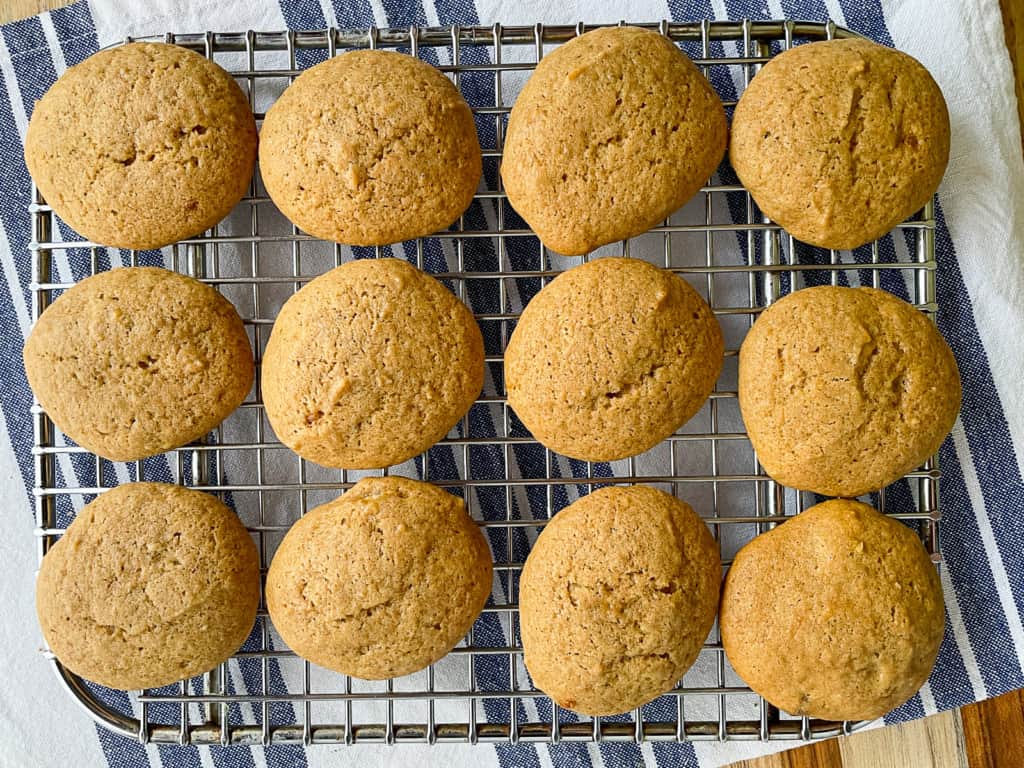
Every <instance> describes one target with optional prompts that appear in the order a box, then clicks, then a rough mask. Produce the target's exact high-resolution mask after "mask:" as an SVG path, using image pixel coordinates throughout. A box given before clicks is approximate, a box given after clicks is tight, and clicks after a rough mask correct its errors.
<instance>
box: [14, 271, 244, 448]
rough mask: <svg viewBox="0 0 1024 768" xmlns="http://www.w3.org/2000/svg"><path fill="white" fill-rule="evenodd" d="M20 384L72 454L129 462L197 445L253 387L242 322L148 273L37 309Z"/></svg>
mask: <svg viewBox="0 0 1024 768" xmlns="http://www.w3.org/2000/svg"><path fill="white" fill-rule="evenodd" d="M24 356H25V373H26V375H27V377H28V381H29V384H30V385H31V387H32V391H33V392H34V393H35V396H36V398H38V400H39V402H40V404H41V405H42V406H43V408H44V409H46V413H47V415H48V416H49V417H50V418H51V419H53V422H54V423H55V424H56V425H57V426H58V427H59V428H60V429H61V431H62V432H64V434H65V435H67V436H68V437H70V438H71V439H72V440H74V441H75V442H76V443H78V444H79V445H81V446H82V447H83V448H86V449H88V450H90V451H92V452H93V453H95V454H96V455H98V456H103V457H104V458H107V459H112V460H114V461H134V460H136V459H143V458H145V457H147V456H153V455H155V454H157V453H163V452H164V451H168V450H170V449H172V448H177V447H178V446H181V445H184V444H186V443H188V442H191V441H192V440H195V439H196V438H199V437H201V436H203V435H204V434H206V433H207V432H209V431H210V430H211V429H213V428H214V427H215V426H217V425H218V424H220V422H222V421H223V420H224V419H225V418H227V416H228V415H229V414H230V413H231V412H232V411H233V410H235V408H237V407H238V406H239V404H241V402H242V401H243V400H244V399H245V396H246V395H247V394H248V393H249V389H250V388H251V387H252V381H253V358H252V349H251V347H250V346H249V337H248V335H247V334H246V332H245V326H244V325H243V324H242V319H241V318H240V317H239V316H238V312H236V311H235V308H234V306H232V304H231V302H229V301H228V300H227V299H225V298H224V297H223V296H221V295H220V293H218V292H217V291H216V290H214V289H213V288H211V287H210V286H208V285H204V284H203V283H200V282H199V281H198V280H194V279H192V278H191V277H186V276H185V275H180V274H178V273H177V272H171V271H169V270H166V269H159V268H157V267H127V268H124V269H113V270H110V271H109V272H100V273H98V274H96V275H94V276H92V277H89V278H87V279H85V280H83V281H82V282H80V283H78V284H77V285H75V286H73V287H71V288H70V289H68V290H67V291H66V292H65V293H64V294H63V295H61V296H60V297H59V298H58V299H57V300H56V301H55V302H54V303H53V304H51V305H50V306H49V307H47V308H46V310H45V311H44V312H43V314H42V315H41V316H40V318H39V321H38V322H37V323H36V324H35V327H33V329H32V333H31V334H30V335H29V337H28V340H27V341H26V342H25V351H24Z"/></svg>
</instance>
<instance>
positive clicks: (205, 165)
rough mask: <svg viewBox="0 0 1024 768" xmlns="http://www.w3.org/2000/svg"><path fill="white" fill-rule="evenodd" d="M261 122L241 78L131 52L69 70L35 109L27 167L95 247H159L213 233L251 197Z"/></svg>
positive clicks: (149, 51) (155, 49)
mask: <svg viewBox="0 0 1024 768" xmlns="http://www.w3.org/2000/svg"><path fill="white" fill-rule="evenodd" d="M255 162H256V121H255V120H254V119H253V116H252V112H251V111H250V109H249V103H248V101H247V100H246V97H245V94H244V93H242V90H241V88H239V87H238V84H237V83H235V81H234V79H232V77H231V76H230V75H229V74H228V73H227V72H225V71H224V70H223V69H221V68H220V67H219V66H217V65H216V64H214V63H213V62H212V61H209V60H208V59H206V58H204V57H202V56H200V55H199V54H197V53H194V52H193V51H189V50H187V49H185V48H181V47H179V46H176V45H167V44H164V43H132V44H130V45H124V46H120V47H118V48H111V49H108V50H104V51H100V52H99V53H97V54H94V55H93V56H90V57H89V58H88V59H86V60H85V61H83V62H82V63H81V64H78V65H76V66H74V67H71V68H70V69H69V70H67V72H65V73H64V74H63V75H62V76H61V77H60V78H59V79H58V80H57V82H56V83H54V84H53V86H51V88H50V90H48V91H47V92H46V94H45V95H44V96H43V98H42V99H40V100H39V101H38V102H37V103H36V106H35V110H34V111H33V113H32V119H31V121H30V122H29V126H28V132H27V133H26V135H25V163H26V164H27V165H28V169H29V172H30V173H31V174H32V178H33V180H34V181H35V182H36V185H37V186H38V187H39V190H40V192H42V194H43V197H44V198H45V199H46V202H47V203H49V204H50V205H51V206H53V209H54V210H55V211H56V212H57V214H58V215H59V216H60V217H61V218H62V219H63V220H64V221H66V222H67V223H68V224H70V225H71V226H72V227H73V228H74V229H75V230H76V231H78V232H79V233H81V234H82V235H85V236H86V237H87V238H89V239H90V240H92V241H94V242H96V243H101V244H103V245H112V246H116V247H118V248H138V249H144V248H159V247H161V246H164V245H167V244H169V243H173V242H175V241H177V240H181V239H183V238H187V237H191V236H192V235H195V234H197V233H198V232H202V231H203V230H205V229H209V228H210V227H212V226H213V225H214V224H216V223H217V222H218V221H220V220H221V219H223V218H224V217H225V216H226V215H227V214H228V212H229V211H230V210H231V209H232V208H233V207H234V206H235V203H237V202H238V201H239V200H240V199H241V198H242V196H243V195H244V194H245V192H246V189H247V188H248V186H249V181H250V179H251V178H252V171H253V166H254V164H255Z"/></svg>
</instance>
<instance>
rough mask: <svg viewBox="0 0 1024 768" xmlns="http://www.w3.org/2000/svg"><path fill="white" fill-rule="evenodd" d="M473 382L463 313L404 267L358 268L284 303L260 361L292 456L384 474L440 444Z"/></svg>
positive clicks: (476, 336) (480, 362)
mask: <svg viewBox="0 0 1024 768" xmlns="http://www.w3.org/2000/svg"><path fill="white" fill-rule="evenodd" d="M483 376H484V350H483V338H482V337H481V335H480V328H479V327H478V326H477V324H476V320H475V319H474V318H473V315H472V313H471V312H470V311H469V309H468V308H467V307H466V305H465V304H463V303H462V302H461V301H459V300H458V299H457V298H456V297H455V296H453V295H452V293H451V291H449V290H448V289H447V288H445V287H444V286H443V285H442V284H441V283H439V282H438V281H437V280H435V279H434V278H432V277H431V276H430V275H427V274H425V273H424V272H421V271H419V270H418V269H416V268H415V267H413V266H412V265H410V264H409V263H408V262H405V261H399V260H397V259H366V260H362V261H351V262H348V263H347V264H343V265H342V266H340V267H337V268H335V269H332V270H331V271H330V272H328V273H326V274H324V275H321V276H320V277H318V278H316V279H315V280H313V281H311V282H310V283H309V284H307V285H306V286H305V287H304V288H303V289H302V290H300V291H299V292H298V293H296V294H295V295H294V296H292V297H291V298H290V299H289V300H288V301H287V302H285V305H284V307H283V308H282V309H281V312H280V314H279V315H278V316H277V320H276V321H275V322H274V329H273V331H272V332H271V334H270V340H269V341H268V342H267V348H266V352H265V353H264V355H263V373H262V384H263V401H264V404H265V406H266V411H267V418H268V419H269V420H270V424H271V426H272V427H273V428H274V432H275V433H276V434H277V436H278V438H279V439H280V440H281V442H282V443H284V444H285V445H287V446H288V447H289V448H291V449H292V450H293V451H295V452H296V453H298V454H299V455H300V456H303V457H304V458H307V459H309V460H311V461H315V462H316V463H317V464H321V465H323V466H325V467H345V468H348V469H366V468H372V467H386V466H389V465H391V464H400V463H401V462H403V461H406V460H408V459H411V458H412V457H413V456H416V455H417V454H419V453H422V452H423V451H425V450H426V449H427V448H429V447H430V446H431V445H433V444H434V443H436V442H437V441H438V440H440V439H441V438H442V437H444V436H445V435H446V434H448V431H449V430H450V429H451V428H452V427H453V426H455V424H456V423H457V422H458V420H459V419H460V418H461V417H462V416H463V415H464V414H465V413H466V411H467V410H469V407H470V406H471V405H472V404H473V401H474V400H476V396H477V395H479V394H480V390H481V388H482V387H483Z"/></svg>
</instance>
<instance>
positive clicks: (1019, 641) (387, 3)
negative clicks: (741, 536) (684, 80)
mask: <svg viewBox="0 0 1024 768" xmlns="http://www.w3.org/2000/svg"><path fill="white" fill-rule="evenodd" d="M743 17H750V18H754V19H762V18H782V17H787V18H806V19H819V20H820V19H825V18H829V17H830V18H832V19H834V20H835V21H836V22H837V23H839V24H841V25H844V26H847V27H849V28H851V29H853V30H855V31H857V32H860V33H862V34H864V35H866V36H868V37H871V38H873V39H875V40H877V41H879V42H882V43H885V44H887V45H893V46H895V47H897V48H900V49H902V50H905V51H907V52H909V53H911V54H912V55H914V56H915V57H917V58H918V59H919V60H921V61H922V62H923V63H924V64H925V65H926V66H927V67H928V68H929V69H930V70H931V72H932V73H933V74H934V76H935V78H936V80H937V81H938V82H939V84H940V85H941V86H942V89H943V91H944V92H945V94H946V97H947V100H948V102H949V107H950V113H951V118H952V129H953V142H952V156H951V159H950V164H949V170H948V171H947V174H946V178H945V181H944V182H943V184H942V187H941V189H940V191H939V204H938V206H937V220H938V228H937V232H936V243H937V245H936V249H937V254H938V264H939V267H938V279H937V283H938V285H937V290H938V294H939V303H940V306H941V307H942V308H943V311H942V313H941V314H940V317H939V325H940V328H941V330H942V332H943V333H944V335H945V336H946V338H947V339H948V340H949V342H950V344H951V345H952V347H953V349H954V351H955V353H956V357H957V360H958V362H959V364H960V370H961V374H962V376H963V382H964V400H963V409H962V413H961V417H960V419H959V420H958V421H957V423H956V426H955V427H954V429H953V433H952V435H951V437H950V438H949V439H948V440H947V441H946V444H945V445H944V446H943V448H942V456H941V463H942V471H943V479H942V498H943V504H944V523H943V528H942V553H943V556H944V559H945V563H946V564H945V566H944V568H943V570H942V578H943V586H944V588H945V590H946V599H947V633H946V638H945V642H944V643H943V646H942V650H941V653H940V656H939V661H938V665H937V667H936V669H935V672H934V674H933V675H932V678H931V680H930V682H929V683H928V684H927V685H926V686H925V687H924V689H923V690H922V691H921V693H920V694H919V695H917V696H915V697H914V698H913V699H912V700H911V701H910V702H908V703H907V704H906V705H904V706H903V707H901V708H900V709H899V710H897V711H896V712H894V713H892V714H891V715H889V716H888V717H887V721H888V722H896V721H900V720H907V719H912V718H916V717H921V716H923V715H926V714H930V713H934V712H936V711H939V710H943V709H949V708H952V707H956V706H959V705H962V704H965V703H967V702H971V701H977V700H979V699H984V698H987V697H990V696H995V695H997V694H999V693H1002V692H1004V691H1007V690H1011V689H1015V688H1021V687H1024V623H1022V616H1024V546H1022V544H1021V543H1022V542H1024V482H1022V476H1024V377H1022V376H1021V370H1022V369H1024V345H1022V343H1021V339H1024V166H1022V157H1021V138H1020V132H1019V129H1018V125H1017V119H1016V105H1015V98H1014V93H1013V88H1012V77H1011V71H1010V66H1009V60H1008V57H1007V53H1006V50H1005V48H1004V44H1003V30H1002V24H1001V21H1000V18H999V12H998V7H997V4H996V3H991V2H986V1H985V0H969V1H968V2H962V1H961V0H903V1H898V0H888V1H882V2H880V1H879V0H756V1H754V0H667V3H666V2H658V1H657V0H629V2H628V3H610V2H603V1H602V0H597V1H596V2H592V3H585V4H584V3H578V4H575V5H570V4H563V5H562V6H561V7H559V6H558V4H552V3H549V2H539V1H538V0H520V2H516V3H511V2H510V3H503V2H502V0H476V2H475V3H474V2H472V0H334V1H333V2H332V0H281V2H280V4H277V3H275V2H273V1H272V0H263V1H262V2H246V1H245V0H206V2H198V1H197V2H193V3H188V2H185V0H159V2H151V3H146V4H142V3H134V2H131V0H95V1H94V2H86V1H85V0H80V2H77V3H76V4H74V5H72V6H70V7H67V8H64V9H61V10H57V11H53V12H51V13H48V14H43V15H42V16H39V17H36V18H33V19H27V20H25V21H21V22H16V23H13V24H9V25H6V26H4V27H2V29H0V185H2V190H3V194H2V195H0V267H2V270H3V272H2V279H0V359H2V360H3V361H4V362H5V363H6V364H5V365H4V366H3V369H2V370H0V405H2V410H3V418H2V419H0V489H2V492H3V496H2V498H3V501H4V503H3V504H2V506H0V530H3V531H4V534H5V535H4V536H2V537H0V578H2V583H3V585H4V586H5V588H6V589H5V595H6V605H5V609H4V611H3V612H2V613H3V619H2V623H0V644H2V647H3V649H4V652H3V654H2V657H0V680H2V683H0V766H19V767H20V766H51V765H73V764H77V765H82V766H94V765H96V766H99V765H104V764H109V765H111V766H131V767H132V768H135V767H141V766H150V765H152V766H158V765H164V766H174V767H175V768H178V766H181V768H185V767H186V766H187V767H188V768H192V767H193V766H200V765H202V766H210V765H214V766H218V767H219V766H262V765H268V766H305V765H311V766H315V765H327V764H331V765H338V764H352V765H357V764H358V765H365V764H369V763H372V764H386V763H392V762H394V763H395V764H401V765H416V764H420V763H427V762H433V763H435V764H438V765H442V764H443V765H455V766H458V765H467V766H468V765H474V766H475V765H500V766H547V765H559V766H561V765H580V766H589V765H601V764H605V765H614V766H619V765H638V764H640V763H646V764H648V765H672V766H676V765H688V766H698V765H700V766H712V765H720V764H723V763H726V762H730V761H732V760H735V759H739V758H741V757H747V756H752V755H755V754H761V753H765V752H769V751H774V750H777V749H779V748H781V747H783V746H784V745H781V744H775V745H757V744H754V745H743V744H697V745H689V744H683V745H674V744H671V745H670V744H655V745H651V744H644V745H639V746H638V745H609V744H602V745H599V746H598V745H573V744H561V745H557V746H554V747H539V748H536V747H533V746H529V745H523V746H515V747H497V748H495V747H491V746H483V745H481V746H475V747H469V746H461V745H437V746H434V747H430V748H427V747H420V746H403V747H400V748H397V749H395V748H390V749H389V748H383V747H376V746H361V747H359V748H357V749H355V750H348V749H346V748H341V747H314V748H311V749H309V750H303V749H302V748H301V747H292V746H274V747H270V748H267V749H265V750H264V749H262V748H255V749H248V748H230V749H224V748H219V747H214V748H197V747H171V746H160V747H157V746H146V747H143V746H140V745H139V744H137V743H135V742H133V741H130V740H128V739H124V738H121V737H119V736H114V735H111V734H110V733H108V732H106V731H103V730H102V729H98V728H96V727H95V726H93V724H92V723H91V721H90V720H89V719H88V718H87V717H86V715H85V714H84V713H82V712H80V711H78V710H77V709H76V708H75V706H74V705H73V704H72V702H71V699H70V698H69V697H68V696H67V695H66V694H65V693H64V691H63V690H61V689H60V687H59V686H58V684H57V681H56V679H55V678H54V677H53V675H52V674H51V672H50V669H49V665H48V664H47V663H46V662H45V661H44V660H43V658H42V657H41V656H40V655H39V654H38V653H37V648H38V645H39V642H40V639H39V635H38V630H37V629H36V625H35V618H34V611H33V600H32V595H33V573H34V570H35V546H34V542H33V538H32V533H31V529H32V520H31V516H30V508H31V507H30V503H29V502H30V494H31V487H32V460H31V454H30V448H31V444H32V429H31V423H30V420H29V417H28V411H29V406H30V404H31V394H30V392H29V389H28V386H27V384H26V382H25V377H24V372H23V370H22V367H21V362H20V361H21V344H22V339H23V337H24V335H25V334H26V333H27V331H28V329H29V325H30V308H31V303H30V295H29V292H28V285H29V282H30V259H29V254H28V251H27V248H26V246H27V244H28V242H29V239H30V233H29V223H28V218H27V216H26V213H25V207H26V204H27V203H28V198H29V190H30V182H29V177H28V174H27V172H26V170H25V167H24V163H23V161H22V148H21V142H22V139H23V137H24V133H25V127H26V124H27V119H28V116H29V115H30V114H31V110H32V105H33V103H34V100H35V99H37V98H39V97H40V96H41V95H42V93H43V92H44V91H45V90H46V88H47V87H48V86H49V85H50V83H52V82H53V80H54V79H55V78H56V77H57V76H58V75H59V74H60V73H61V72H62V71H63V70H64V69H65V68H66V67H67V66H70V65H72V64H74V63H77V62H78V61H81V60H82V59H83V58H85V57H86V56H88V55H89V54H91V53H93V52H94V51H95V50H97V48H98V47H100V46H103V45H106V44H109V43H111V42H114V41H116V40H119V39H121V38H123V37H124V36H126V35H146V34H156V33H163V32H166V31H182V32H184V31H198V30H205V29H223V30H228V29H230V30H237V29H246V28H252V29H267V30H270V29H282V28H285V27H291V28H307V29H313V28H323V27H325V26H332V25H336V26H348V27H366V26H370V25H377V26H381V27H387V26H391V27H408V26H409V25H412V24H415V25H438V24H441V25H444V24H453V23H457V24H477V23H481V22H482V23H485V24H489V23H492V22H495V21H500V22H502V23H505V24H530V23H533V22H536V21H538V20H540V21H544V22H546V23H553V24H555V23H561V24H564V23H575V22H576V21H578V20H586V21H591V22H602V21H603V22H614V21H618V20H619V19H620V18H625V19H630V20H659V19H662V18H668V19H672V20H679V21H688V20H695V19H702V18H718V19H726V18H732V19H737V18H743ZM60 268H61V265H58V269H60ZM64 269H65V270H67V265H64ZM69 273H70V272H69Z"/></svg>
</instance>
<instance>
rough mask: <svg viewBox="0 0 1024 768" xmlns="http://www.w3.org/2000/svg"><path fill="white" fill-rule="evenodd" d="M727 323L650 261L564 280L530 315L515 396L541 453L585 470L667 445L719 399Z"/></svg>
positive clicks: (510, 369)
mask: <svg viewBox="0 0 1024 768" xmlns="http://www.w3.org/2000/svg"><path fill="white" fill-rule="evenodd" d="M722 359H723V343H722V332H721V329H720V328H719V325H718V321H717V320H716V319H715V317H714V315H713V314H712V312H711V308H710V307H708V305H707V302H705V301H704V299H703V298H702V297H701V296H700V294H698V293H697V291H695V290H694V289H693V288H692V287H691V286H690V284H689V283H687V282H686V281H685V280H683V279H682V278H680V277H677V276H676V275H674V274H672V273H671V272H669V271H667V270H663V269H659V268H658V267H655V266H653V265H651V264H648V263H647V262H645V261H641V260H640V259H626V258H615V257H612V258H604V259H597V260H596V261H591V262H588V263H586V264H583V265H581V266H578V267H575V268H574V269H570V270H569V271H567V272H564V273H562V274H561V275H559V276H558V277H556V278H555V279H554V280H552V281H551V283H549V284H548V285H547V286H545V288H544V289H543V290H542V291H541V292H540V293H538V294H537V295H536V296H535V297H534V298H533V299H532V300H531V301H530V303H529V304H528V305H527V307H526V309H525V310H524V311H523V314H522V317H521V318H520V319H519V323H518V325H517V326H516V329H515V331H514V332H513V333H512V337H511V339H510V340H509V342H508V348H507V349H506V350H505V387H506V390H507V392H508V400H509V403H510V404H511V406H512V408H513V409H514V410H515V412H516V415H517V416H519V418H520V420H522V422H523V424H525V425H526V427H527V428H528V429H529V430H530V432H531V433H533V436H534V437H535V438H537V440H539V441H540V442H541V443H543V444H544V445H546V446H547V447H549V448H551V449H552V450H555V451H558V452H559V453H561V454H564V455H566V456H570V457H572V458H575V459H583V460H585V461H612V460H615V459H622V458H625V457H627V456H634V455H636V454H638V453H642V452H644V451H646V450H648V449H649V448H652V447H653V446H655V445H657V444H658V443H659V442H661V441H662V440H664V439H665V438H666V437H668V436H669V435H671V434H672V433H673V432H675V431H676V430H677V429H678V428H679V427H680V426H682V425H683V424H684V423H685V422H686V421H687V420H688V419H689V418H690V417H691V416H693V415H694V414H695V413H696V412H697V411H698V410H699V409H700V407H701V406H702V405H703V404H704V401H705V400H707V398H708V395H709V394H710V393H711V390H712V389H713V388H714V385H715V381H716V380H717V378H718V374H719V372H720V370H721V368H722Z"/></svg>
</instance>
